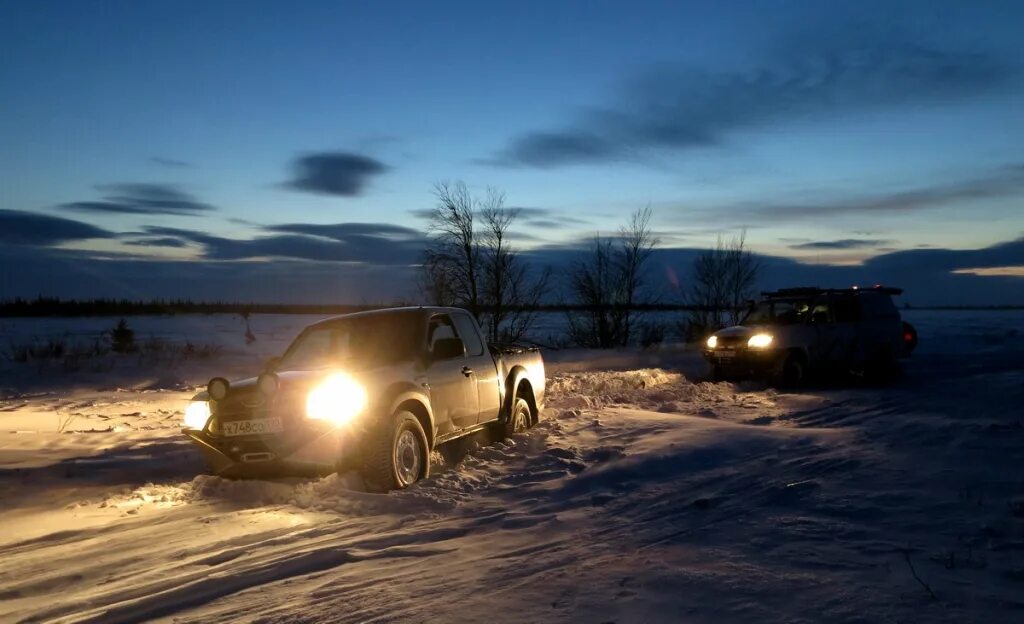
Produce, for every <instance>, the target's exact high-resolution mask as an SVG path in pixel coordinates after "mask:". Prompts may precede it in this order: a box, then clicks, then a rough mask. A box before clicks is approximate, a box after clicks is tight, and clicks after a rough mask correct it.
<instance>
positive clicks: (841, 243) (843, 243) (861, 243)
mask: <svg viewBox="0 0 1024 624" xmlns="http://www.w3.org/2000/svg"><path fill="white" fill-rule="evenodd" d="M892 242H893V241H891V240H884V239H870V238H842V239H839V240H830V241H812V242H808V243H799V244H797V245H790V246H789V248H790V249H801V250H806V249H815V250H833V249H834V250H845V249H872V248H875V247H880V246H882V245H888V244H891V243H892Z"/></svg>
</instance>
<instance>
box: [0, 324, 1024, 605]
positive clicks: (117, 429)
mask: <svg viewBox="0 0 1024 624" xmlns="http://www.w3.org/2000/svg"><path fill="white" fill-rule="evenodd" d="M987 349H988V350H987V352H986V357H984V358H979V357H978V354H977V353H973V354H970V355H966V354H965V355H958V354H957V353H955V352H951V353H945V354H942V353H933V354H931V355H926V356H924V357H922V358H919V359H918V360H917V361H915V362H913V363H911V364H910V365H909V367H908V368H909V371H908V375H907V378H906V379H904V380H903V381H901V382H899V383H897V384H895V385H893V386H891V387H885V388H871V387H849V386H847V387H826V388H811V389H808V390H806V391H803V392H801V393H792V394H780V393H777V392H776V391H774V390H771V389H766V388H765V387H763V386H760V385H755V384H730V383H707V382H701V381H697V380H696V379H697V377H696V376H695V374H694V373H695V367H696V366H697V362H696V360H695V359H694V358H693V356H692V355H690V354H681V355H674V356H671V357H665V358H660V359H659V358H658V357H656V356H652V355H651V354H649V353H646V354H645V353H637V354H619V355H616V356H608V355H605V356H602V357H604V360H597V361H595V360H593V359H590V358H589V354H578V355H577V356H571V355H564V356H558V357H555V358H553V359H554V360H555V361H554V362H553V363H552V365H551V366H550V370H551V375H550V378H549V383H550V386H549V401H548V408H547V410H546V412H545V413H544V418H543V420H542V421H541V424H540V425H538V426H537V427H536V428H534V429H533V430H531V431H529V432H528V433H526V434H523V435H520V436H517V437H515V438H514V439H512V440H511V441H509V442H505V443H497V444H490V443H489V441H487V440H481V439H475V440H467V441H463V442H461V443H458V444H456V445H455V446H454V447H452V448H447V449H445V452H444V453H443V454H435V456H434V458H433V461H434V463H435V468H434V474H433V476H432V477H431V478H430V479H428V480H427V481H425V482H423V483H420V484H417V485H415V486H414V487H412V488H410V489H408V490H405V491H401V492H395V493H391V494H386V495H379V494H368V493H365V492H362V491H360V489H361V483H360V480H359V479H358V477H356V476H355V475H349V474H346V475H334V476H332V477H329V478H326V479H322V480H318V481H308V480H307V481H281V482H266V481H227V480H223V479H220V478H217V477H212V476H208V475H204V474H202V471H203V466H202V464H201V463H200V462H199V459H198V457H197V456H196V455H195V453H194V451H193V449H191V447H190V446H189V445H188V442H187V441H186V440H185V439H184V438H183V437H182V436H180V435H179V434H178V430H177V427H178V417H179V415H180V409H181V406H182V405H183V404H184V401H185V400H186V399H187V398H188V396H189V394H190V393H189V392H188V391H182V390H167V389H160V388H157V389H151V390H148V391H138V390H123V391H122V390H116V389H115V390H107V391H102V392H97V391H92V390H76V391H67V392H60V393H53V392H46V393H40V394H38V395H31V394H30V395H17V394H15V395H12V396H10V397H8V398H6V399H5V400H4V401H3V403H2V405H0V410H2V411H0V422H2V426H0V431H2V433H0V445H2V447H0V495H2V500H3V501H4V506H3V509H2V510H0V527H2V528H3V531H2V532H0V560H2V561H3V566H0V620H3V621H29V622H36V621H117V622H137V621H149V620H154V619H157V620H159V619H165V620H168V621H174V620H180V621H197V620H202V621H235V620H244V621H252V620H255V621H263V622H318V621H372V622H379V621H426V620H429V621H472V620H486V621H496V622H506V621H508V622H520V621H557V620H569V621H581V622H612V621H614V622H641V621H642V622H658V621H666V622H669V621H671V622H676V621H689V622H705V621H706V622H720V621H741V622H743V621H749V622H764V621H780V622H781V621H786V622H792V621H829V622H836V621H839V622H877V621H893V622H896V621H922V622H924V621H927V622H935V621H949V622H960V621H965V620H967V621H1019V618H1021V617H1024V473H1022V471H1021V469H1020V466H1021V465H1022V461H1024V430H1022V411H1021V408H1020V405H1022V404H1024V359H1022V358H1021V357H1020V355H1021V354H1024V345H1022V344H1021V340H1020V339H1019V338H1018V337H1015V336H1011V337H1009V338H1007V340H1005V341H1002V342H1000V343H999V344H993V345H989V346H988V347H987ZM652 364H659V365H661V366H660V368H644V367H643V366H650V365H652ZM680 371H683V372H680ZM196 475H198V476H196Z"/></svg>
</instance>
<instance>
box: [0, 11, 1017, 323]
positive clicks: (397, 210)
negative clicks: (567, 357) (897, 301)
mask: <svg viewBox="0 0 1024 624" xmlns="http://www.w3.org/2000/svg"><path fill="white" fill-rule="evenodd" d="M894 5H896V6H894ZM1022 30H1024V5H1022V4H1021V3H1019V2H1004V3H997V2H990V3H983V4H981V3H968V2H959V3H947V2H918V3H910V2H908V3H889V2H884V3H882V2H879V3H856V4H854V3H848V4H846V5H838V4H835V3H807V2H760V3H679V2H662V3H656V2H655V3H652V2H631V3H622V2H554V3H552V2H516V3H511V2H510V3H501V4H492V3H478V2H433V3H424V2H379V3H359V4H356V3H338V2H329V3H317V2H301V3H285V2H248V3H237V2H232V3H228V2H209V3H202V2H173V3H172V2H104V3H92V2H40V3H14V2H8V3H4V4H2V5H0V40H2V41H4V51H3V60H2V62H0V101H2V102H3V104H2V108H3V115H0V144H2V145H3V149H2V150H0V230H4V229H6V232H7V234H6V235H5V234H2V233H0V241H2V242H3V244H4V245H5V247H6V248H7V249H6V251H7V252H8V253H10V254H11V257H15V256H16V257H21V258H25V259H26V260H31V261H33V262H36V261H38V262H39V263H40V264H39V267H40V268H39V271H40V273H39V274H38V275H35V277H34V279H35V280H36V281H35V282H29V281H26V279H24V278H23V277H22V276H20V275H17V274H16V273H17V272H8V273H6V274H5V275H0V297H3V296H5V293H4V292H3V289H6V291H7V296H13V295H25V294H34V293H32V292H30V291H31V290H32V288H36V289H37V290H38V289H39V288H41V287H40V286H39V285H38V284H37V283H36V282H38V278H39V277H40V276H41V277H47V276H49V277H50V278H52V279H51V281H52V282H53V283H52V285H48V286H47V288H49V289H51V291H48V292H47V294H62V293H75V294H77V295H78V296H81V294H80V293H78V291H77V290H75V289H74V288H72V287H71V286H72V284H69V283H67V281H68V280H67V279H66V277H64V276H66V273H67V268H66V267H68V266H71V265H75V264H79V262H78V261H81V262H83V263H88V262H90V261H99V260H103V259H106V260H108V261H116V262H118V263H130V262H135V263H140V262H141V263H146V262H149V263H153V264H152V265H151V266H152V267H153V268H156V267H157V263H162V264H161V266H160V268H161V269H167V270H168V271H171V273H170V274H174V275H187V274H188V268H189V267H188V264H189V263H193V266H194V267H195V268H198V267H199V266H200V265H203V266H205V265H206V264H209V263H217V262H219V263H223V266H221V267H219V268H220V269H222V270H224V271H229V269H231V267H235V268H236V269H237V267H238V266H239V263H249V264H246V265H245V266H243V267H242V268H243V269H245V270H251V269H253V267H252V266H250V265H251V264H252V263H254V262H257V261H259V262H269V263H276V266H275V267H266V266H264V267H259V270H267V271H278V270H280V269H281V267H291V268H290V269H289V272H290V273H292V274H294V272H296V271H306V272H307V273H308V280H309V282H310V283H311V284H317V283H321V282H318V281H317V280H320V279H322V278H321V277H318V276H321V275H322V274H324V273H325V272H326V273H328V274H333V272H334V271H335V269H337V270H341V271H343V272H348V273H347V276H346V278H345V279H344V280H343V281H344V287H343V288H341V287H339V289H338V292H339V294H338V295H337V296H336V297H335V298H336V299H340V300H345V301H350V300H356V301H358V300H360V299H364V298H366V297H386V296H389V295H390V296H404V294H405V292H407V290H408V286H409V280H408V275H409V274H410V272H411V271H412V269H411V268H410V264H411V263H412V260H410V259H412V258H413V257H414V256H415V254H414V253H413V251H414V249H413V248H414V247H415V244H418V242H421V241H420V239H419V238H418V237H417V235H416V234H414V232H419V231H422V230H423V228H424V226H425V223H423V222H422V221H421V220H419V219H418V218H417V217H415V216H414V213H413V211H415V210H420V209H423V208H426V207H429V206H430V205H431V203H432V198H431V194H430V189H431V186H432V185H433V184H434V183H435V182H437V181H440V180H457V179H458V180H465V181H466V182H467V183H468V184H469V185H470V186H471V187H473V188H479V189H482V188H483V187H484V186H486V185H494V186H497V187H500V188H502V189H504V190H505V191H506V192H507V194H508V198H509V204H510V205H513V206H522V207H526V208H531V209H534V210H535V211H536V214H537V215H541V214H543V215H544V216H546V217H549V218H547V219H543V220H546V221H551V220H552V219H551V218H554V217H557V218H561V219H562V222H561V225H560V227H540V226H531V225H530V224H529V223H528V222H525V221H524V222H522V223H521V227H520V232H521V235H522V236H523V238H522V239H521V244H522V245H523V246H524V247H525V248H527V249H531V250H533V253H534V254H535V256H536V257H537V258H543V257H544V254H545V253H546V251H547V250H554V251H559V250H562V249H565V248H573V247H574V246H578V244H579V241H581V240H583V239H585V238H587V237H589V236H591V235H593V234H594V233H595V232H609V231H614V229H615V228H616V227H617V225H618V224H619V223H620V222H621V221H622V219H623V217H624V215H625V214H627V213H628V212H629V211H631V210H633V209H634V208H637V207H640V206H644V205H647V204H650V205H651V206H652V207H653V208H654V211H655V227H656V229H657V230H658V232H659V234H660V235H661V238H662V246H663V247H664V248H665V249H666V253H669V252H671V250H672V249H680V250H689V249H695V248H701V247H706V246H708V245H711V244H713V243H714V240H715V238H716V236H717V235H718V234H719V233H725V234H726V235H731V234H733V233H736V232H738V231H740V230H741V229H742V228H747V240H748V242H749V243H750V245H751V246H752V248H753V249H754V250H755V251H758V252H759V253H762V254H765V255H769V256H773V257H778V258H780V259H782V260H784V261H786V263H787V264H786V266H789V264H788V263H789V262H792V261H795V262H797V263H804V264H808V263H809V264H814V265H819V266H820V265H854V266H861V267H870V266H877V265H879V263H883V264H884V262H883V261H882V260H874V261H873V262H874V264H872V261H871V259H872V258H882V257H883V256H887V255H890V254H896V253H898V252H899V253H905V252H908V251H914V250H928V249H947V250H953V251H958V250H961V251H970V250H979V249H986V248H992V247H997V246H999V245H1001V244H1004V243H1013V242H1015V241H1018V240H1019V239H1020V238H1021V237H1022V236H1024V210H1022V197H1024V153H1022V151H1024V150H1022V147H1021V146H1022V141H1021V139H1022V137H1024V113H1022V111H1024V41H1022V38H1021V37H1020V32H1022ZM536 221H538V222H539V221H542V219H540V218H539V217H538V219H536ZM69 222H74V223H69ZM353 223H355V224H381V225H384V226H401V227H404V228H409V231H408V232H404V231H398V230H392V231H388V230H387V228H383V229H381V228H377V229H374V230H372V231H370V230H368V229H367V228H366V227H364V228H362V229H361V230H359V232H358V233H357V234H353V233H352V231H353V230H352V228H349V229H344V230H343V232H344V234H343V235H333V238H332V237H331V236H327V237H325V236H317V237H316V238H315V240H306V239H305V238H302V237H303V236H308V235H309V234H310V233H313V234H316V232H315V231H314V230H309V229H308V228H307V229H305V230H303V231H302V232H300V233H296V232H295V231H294V228H292V229H290V230H289V229H288V228H285V229H283V230H282V229H281V228H280V226H282V225H294V224H312V225H336V224H353ZM76 224H80V225H84V226H86V227H85V229H82V228H81V227H79V225H76ZM88 226H92V227H94V228H96V230H89V229H88ZM332 231H333V230H332ZM39 232H49V234H48V235H44V234H39ZM98 232H102V233H99V234H98ZM351 236H362V237H365V236H371V237H377V241H378V242H379V243H380V244H385V243H389V242H394V241H395V240H396V237H397V239H401V240H399V241H398V242H399V246H400V247H401V248H402V249H403V250H405V251H404V252H402V253H397V254H396V257H398V258H400V259H401V261H400V262H399V261H398V260H396V261H392V262H388V261H386V259H381V258H379V257H378V254H376V250H375V249H373V248H374V245H368V244H365V243H367V242H368V241H367V240H366V239H364V238H360V239H358V240H355V239H352V238H351ZM239 241H241V242H239ZM246 241H255V243H253V244H247V243H246ZM328 242H329V244H330V245H333V246H335V247H338V246H346V245H347V248H346V249H344V250H342V249H340V248H335V247H329V246H328V245H327V244H326V243H328ZM369 242H373V241H372V240H371V241H369ZM378 247H379V245H378ZM15 248H17V250H16V251H17V254H14V253H13V252H14V251H15ZM310 249H313V250H320V251H313V252H311V251H310ZM999 249H1003V248H1001V247H1000V248H999ZM269 252H272V253H270V255H268V253H269ZM360 254H362V255H360ZM995 256H998V257H999V258H1000V262H1003V263H1009V265H1008V266H1009V268H1010V269H1011V270H1009V271H1008V272H1009V275H1010V277H1007V276H1006V273H1007V271H1002V274H1001V275H999V276H998V277H993V276H988V277H977V276H976V275H973V274H972V278H971V279H974V280H975V281H974V282H973V283H976V284H978V285H979V287H980V285H984V284H994V283H995V282H993V281H991V280H998V281H999V283H1000V284H1004V283H1006V284H1009V285H1010V286H1011V287H1012V288H1013V289H1015V290H1014V292H1015V293H1021V294H1024V287H1022V286H1021V284H1020V283H1021V281H1024V268H1021V269H1020V271H1019V273H1020V274H1021V277H1013V275H1014V274H1015V271H1014V270H1012V269H1013V267H1018V268H1019V267H1024V257H1020V256H1014V255H1013V254H1011V255H1010V256H1006V254H1005V253H1003V252H1000V253H998V254H995ZM680 257H682V256H680ZM898 257H905V256H898ZM963 258H964V260H963V261H964V262H967V259H968V258H970V259H971V261H974V262H976V261H978V258H979V256H977V255H970V254H967V255H964V256H963ZM339 261H344V265H343V266H340V267H337V266H336V267H334V269H332V268H331V266H333V265H332V263H337V262H339ZM48 263H49V264H48ZM69 263H70V264H69ZM173 263H178V264H179V265H181V266H174V267H164V266H163V264H173ZM403 263H404V264H403ZM313 264H316V265H317V266H312V265H313ZM82 266H84V265H82ZM117 266H120V264H118V265H117ZM943 266H944V267H945V265H943ZM46 267H50V268H49V269H47V268H46ZM61 267H64V268H61ZM975 268H989V269H991V268H993V267H971V266H960V265H959V264H956V263H954V267H953V270H961V269H975ZM997 268H1003V269H1005V268H1007V267H997ZM172 269H173V270H172ZM117 270H118V269H117V268H116V267H115V266H114V265H112V264H101V265H98V266H97V267H96V268H95V269H94V270H92V274H102V275H103V276H104V277H105V278H106V279H104V280H102V281H103V282H104V283H105V284H106V286H102V285H100V284H99V283H97V284H96V285H95V287H94V290H95V291H96V294H97V295H110V294H118V295H121V296H123V295H124V294H126V293H128V294H130V293H132V292H138V293H139V294H140V295H141V294H143V293H142V291H138V290H137V289H134V290H133V289H131V288H128V289H127V290H126V289H125V288H117V287H116V285H117V284H128V283H130V279H131V278H130V277H129V276H128V275H121V274H118V273H117V272H116V271H117ZM239 270H240V269H239ZM937 270H938V269H937ZM47 271H49V272H50V273H49V274H48V273H47ZM107 271H110V273H105V272H107ZM381 271H383V272H385V273H386V274H387V275H389V276H393V277H394V280H393V284H394V287H393V288H392V289H391V291H387V289H383V290H382V289H381V288H380V287H379V285H377V286H374V287H372V288H371V287H369V286H367V285H366V280H367V279H368V278H366V277H365V275H367V274H375V272H381ZM941 271H943V272H944V273H943V275H945V274H952V271H951V270H950V269H949V267H945V268H942V269H941ZM156 273H159V272H156ZM956 275H963V273H958V274H956ZM399 276H405V277H399ZM847 277H848V275H847V274H845V273H844V274H843V275H842V276H841V278H840V276H839V274H836V279H846V278H847ZM867 277H869V278H870V277H873V276H872V275H868V276H867ZM168 279H170V278H168ZM175 279H177V278H175ZM339 279H340V278H339ZM778 279H783V277H782V276H780V277H779V278H778ZM963 279H966V278H963ZM986 279H987V280H990V281H988V282H985V281H984V280H986ZM228 281H230V280H228ZM371 281H374V280H371ZM172 290H173V291H174V292H179V291H182V290H183V289H182V287H181V285H180V284H178V283H174V284H170V283H168V285H167V288H165V290H160V289H159V288H157V289H156V290H155V291H152V292H151V291H149V290H147V291H145V294H148V295H150V296H152V294H153V293H156V294H159V293H161V292H171V291H172ZM314 290H316V289H314ZM342 290H343V291H344V292H341V291H342ZM90 292H91V291H90ZM184 292H185V294H187V292H188V291H187V289H185V290H184ZM197 292H198V291H197ZM233 292H236V293H237V294H238V296H241V291H231V290H230V289H228V290H226V291H225V294H226V296H227V298H230V296H231V295H232V293H233ZM308 294H309V292H308V291H301V292H298V291H297V292H296V293H294V294H293V295H290V296H292V297H301V296H308ZM197 296H198V295H197ZM1022 303H1024V302H1022Z"/></svg>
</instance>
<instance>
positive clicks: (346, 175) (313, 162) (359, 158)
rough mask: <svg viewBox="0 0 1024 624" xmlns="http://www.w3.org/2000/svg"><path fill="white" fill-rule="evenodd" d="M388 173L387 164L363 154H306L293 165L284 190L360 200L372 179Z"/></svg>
mask: <svg viewBox="0 0 1024 624" xmlns="http://www.w3.org/2000/svg"><path fill="white" fill-rule="evenodd" d="M388 169H389V167H388V166H387V165H385V164H384V163H382V162H380V161H378V160H376V159H373V158H370V157H369V156H363V155H361V154H352V153H348V152H321V153H316V154H307V155H305V156H302V157H300V158H297V159H296V160H295V161H294V162H293V163H292V178H291V179H290V180H288V181H287V182H285V184H284V186H285V187H286V188H290V189H292V190H296V191H303V192H305V193H315V194H319V195H333V196H336V197H357V196H359V195H362V194H363V192H364V191H365V189H366V186H367V184H368V183H369V181H370V180H371V179H372V178H374V177H375V176H379V175H381V174H383V173H385V172H386V171H388Z"/></svg>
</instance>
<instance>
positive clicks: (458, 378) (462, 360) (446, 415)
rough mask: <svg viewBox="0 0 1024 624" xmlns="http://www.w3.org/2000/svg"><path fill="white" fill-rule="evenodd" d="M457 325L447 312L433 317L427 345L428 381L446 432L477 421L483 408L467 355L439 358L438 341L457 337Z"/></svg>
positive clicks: (436, 415)
mask: <svg viewBox="0 0 1024 624" xmlns="http://www.w3.org/2000/svg"><path fill="white" fill-rule="evenodd" d="M455 337H457V334H456V332H455V326H454V324H453V323H452V319H451V317H450V316H449V315H447V314H435V315H434V316H432V317H430V324H429V326H428V327H427V349H428V351H429V353H428V356H429V357H430V364H429V365H428V367H427V384H428V385H429V386H430V406H431V408H432V409H433V412H434V422H435V423H436V425H437V429H438V433H440V434H442V435H444V434H447V433H451V432H453V431H458V430H460V429H463V428H465V427H472V426H473V425H475V424H476V421H477V416H478V414H479V412H480V404H479V399H478V397H477V389H476V382H475V380H474V379H473V371H472V368H471V367H470V362H469V361H468V358H466V356H465V355H462V356H456V357H451V358H447V359H435V358H434V357H433V355H434V345H435V344H436V343H437V341H438V340H441V339H443V338H455Z"/></svg>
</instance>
